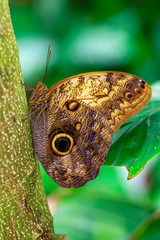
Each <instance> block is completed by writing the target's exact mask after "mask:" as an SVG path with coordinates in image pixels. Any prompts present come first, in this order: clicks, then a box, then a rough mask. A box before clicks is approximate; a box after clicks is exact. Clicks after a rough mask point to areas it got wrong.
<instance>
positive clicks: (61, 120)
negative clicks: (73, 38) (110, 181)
mask: <svg viewBox="0 0 160 240" xmlns="http://www.w3.org/2000/svg"><path fill="white" fill-rule="evenodd" d="M41 84H42V83H41ZM43 87H44V85H43ZM38 94H39V95H40V94H41V92H40V91H39V89H38V88H37V91H36V90H35V91H34V93H33V95H32V97H31V99H30V107H31V108H32V109H33V107H32V106H33V103H34V107H35V106H36V104H37V106H38V107H39V108H38V111H36V112H35V113H34V114H32V115H31V127H32V135H33V141H34V148H35V153H36V156H37V158H38V159H39V160H40V162H41V163H42V165H43V167H44V168H45V170H46V171H47V173H48V174H49V175H50V177H51V178H53V180H54V181H55V182H57V183H58V184H59V185H60V186H62V187H81V186H83V185H84V184H85V183H86V182H88V181H89V180H91V179H94V178H95V177H96V176H97V175H98V173H99V170H100V167H101V166H102V164H103V163H104V162H105V158H106V155H107V152H108V150H109V147H110V144H111V137H112V133H113V132H115V131H117V130H118V129H119V127H120V125H121V124H122V123H123V122H124V121H126V120H127V119H128V118H129V117H131V116H132V115H134V114H136V113H137V112H138V111H139V110H140V109H142V108H143V107H144V106H145V105H146V104H147V102H148V101H149V99H150V96H151V88H150V86H149V85H148V84H147V83H146V82H145V81H143V80H142V79H140V78H138V77H135V76H133V75H131V74H125V73H119V72H93V73H86V74H80V75H76V76H73V77H71V78H67V79H64V80H62V81H61V82H59V83H58V84H55V85H53V86H52V87H51V88H49V89H48V90H47V93H46V94H45V96H46V98H45V101H44V100H42V99H44V96H43V98H41V95H40V96H39V95H38ZM33 99H34V100H33ZM36 101H37V102H36ZM35 102H36V104H35Z"/></svg>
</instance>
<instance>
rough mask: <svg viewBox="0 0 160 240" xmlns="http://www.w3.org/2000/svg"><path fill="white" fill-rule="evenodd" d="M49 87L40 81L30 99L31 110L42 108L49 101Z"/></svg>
mask: <svg viewBox="0 0 160 240" xmlns="http://www.w3.org/2000/svg"><path fill="white" fill-rule="evenodd" d="M47 90H48V89H47V87H46V86H45V85H44V83H42V82H38V83H37V85H36V87H35V89H34V91H33V93H32V95H31V97H30V99H29V108H30V109H31V110H33V109H36V108H40V107H41V106H43V105H44V104H45V103H46V102H47V97H46V93H47Z"/></svg>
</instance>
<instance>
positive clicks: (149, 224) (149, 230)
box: [131, 211, 160, 240]
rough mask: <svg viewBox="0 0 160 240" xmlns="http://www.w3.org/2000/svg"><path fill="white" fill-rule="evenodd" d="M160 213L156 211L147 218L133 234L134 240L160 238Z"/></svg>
mask: <svg viewBox="0 0 160 240" xmlns="http://www.w3.org/2000/svg"><path fill="white" fill-rule="evenodd" d="M159 226H160V213H159V211H155V212H154V213H153V214H152V215H151V216H150V217H148V218H147V219H145V220H144V221H143V222H142V224H140V226H139V227H138V228H137V229H136V230H135V232H134V233H133V234H132V236H131V239H132V240H154V239H160V228H159Z"/></svg>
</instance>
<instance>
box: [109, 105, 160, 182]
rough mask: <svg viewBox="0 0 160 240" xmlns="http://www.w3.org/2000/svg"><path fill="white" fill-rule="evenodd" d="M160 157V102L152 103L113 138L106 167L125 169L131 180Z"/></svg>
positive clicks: (124, 125)
mask: <svg viewBox="0 0 160 240" xmlns="http://www.w3.org/2000/svg"><path fill="white" fill-rule="evenodd" d="M159 153H160V102H159V101H155V102H154V101H151V102H150V103H149V104H148V105H147V106H146V107H145V108H144V109H143V110H142V111H141V112H140V113H139V114H137V115H135V116H133V117H132V118H130V120H129V121H128V122H126V123H125V124H123V126H122V127H121V128H120V130H119V131H118V132H116V133H115V134H114V136H113V139H112V146H111V148H110V150H109V152H108V156H107V160H106V163H105V164H106V165H110V166H125V167H126V168H127V169H128V171H129V175H128V179H131V178H133V177H134V176H136V175H137V174H138V173H139V172H140V171H141V170H142V169H143V168H144V166H145V164H146V163H147V162H148V161H149V160H151V159H153V158H154V157H156V156H157V155H158V154H159Z"/></svg>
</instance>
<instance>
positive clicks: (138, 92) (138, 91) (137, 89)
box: [134, 88, 142, 94]
mask: <svg viewBox="0 0 160 240" xmlns="http://www.w3.org/2000/svg"><path fill="white" fill-rule="evenodd" d="M134 91H135V93H136V94H141V93H142V91H141V90H140V89H139V88H135V90H134Z"/></svg>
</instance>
